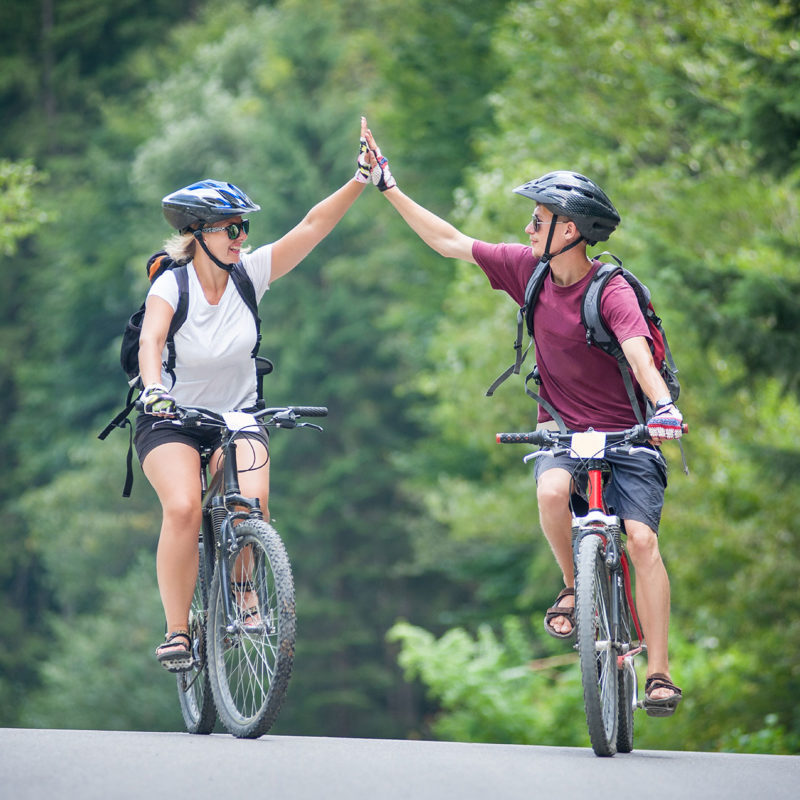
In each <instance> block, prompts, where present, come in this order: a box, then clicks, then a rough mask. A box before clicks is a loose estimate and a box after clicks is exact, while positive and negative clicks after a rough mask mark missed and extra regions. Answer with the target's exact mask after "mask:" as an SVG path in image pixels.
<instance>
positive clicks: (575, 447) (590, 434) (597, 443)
mask: <svg viewBox="0 0 800 800" xmlns="http://www.w3.org/2000/svg"><path fill="white" fill-rule="evenodd" d="M605 446H606V435H605V434H604V433H603V432H602V431H584V432H583V433H573V434H572V450H571V451H570V456H572V458H594V457H595V456H602V455H603V451H604V450H605Z"/></svg>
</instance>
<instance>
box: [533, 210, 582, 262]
mask: <svg viewBox="0 0 800 800" xmlns="http://www.w3.org/2000/svg"><path fill="white" fill-rule="evenodd" d="M557 221H558V214H553V220H552V222H551V223H550V230H549V231H548V233H547V241H546V242H545V245H544V253H542V261H552V260H553V259H554V258H555V257H556V256H560V255H561V254H562V253H566V252H567V250H572V248H573V247H576V246H577V245H579V244H580V243H581V242H585V241H586V239H584V238H583V236H579V237H578V238H577V239H576V240H575V241H574V242H570V243H569V244H568V245H566V246H565V247H562V248H561V249H560V250H559V251H558V252H557V253H551V252H550V245H551V244H552V243H553V234H554V232H555V229H556V222H557Z"/></svg>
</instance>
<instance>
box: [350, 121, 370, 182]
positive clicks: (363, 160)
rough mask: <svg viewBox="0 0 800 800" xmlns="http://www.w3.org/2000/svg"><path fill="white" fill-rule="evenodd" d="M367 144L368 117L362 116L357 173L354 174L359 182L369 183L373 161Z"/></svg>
mask: <svg viewBox="0 0 800 800" xmlns="http://www.w3.org/2000/svg"><path fill="white" fill-rule="evenodd" d="M370 155H371V154H370V152H369V146H368V145H367V118H366V117H361V140H360V142H359V148H358V157H357V158H356V174H355V175H354V176H353V177H354V178H355V180H357V181H358V182H359V183H369V182H370V180H371V177H372V163H371V162H372V161H374V159H372V158H370Z"/></svg>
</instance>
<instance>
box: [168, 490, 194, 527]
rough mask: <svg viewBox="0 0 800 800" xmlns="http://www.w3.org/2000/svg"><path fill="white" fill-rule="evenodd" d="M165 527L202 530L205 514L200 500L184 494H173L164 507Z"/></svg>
mask: <svg viewBox="0 0 800 800" xmlns="http://www.w3.org/2000/svg"><path fill="white" fill-rule="evenodd" d="M162 510H163V515H164V525H165V527H168V528H170V529H173V530H187V531H192V532H193V533H197V531H198V530H200V524H201V522H202V518H203V514H202V510H201V508H200V499H199V498H198V497H195V496H188V495H184V494H172V495H170V496H169V497H168V498H167V499H166V500H165V502H164V504H163V506H162Z"/></svg>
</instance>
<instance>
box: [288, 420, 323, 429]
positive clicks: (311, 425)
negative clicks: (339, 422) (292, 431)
mask: <svg viewBox="0 0 800 800" xmlns="http://www.w3.org/2000/svg"><path fill="white" fill-rule="evenodd" d="M295 427H296V428H313V429H314V430H315V431H322V430H324V428H323V427H322V426H321V425H317V424H316V423H314V422H298V423H296V425H295Z"/></svg>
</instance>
